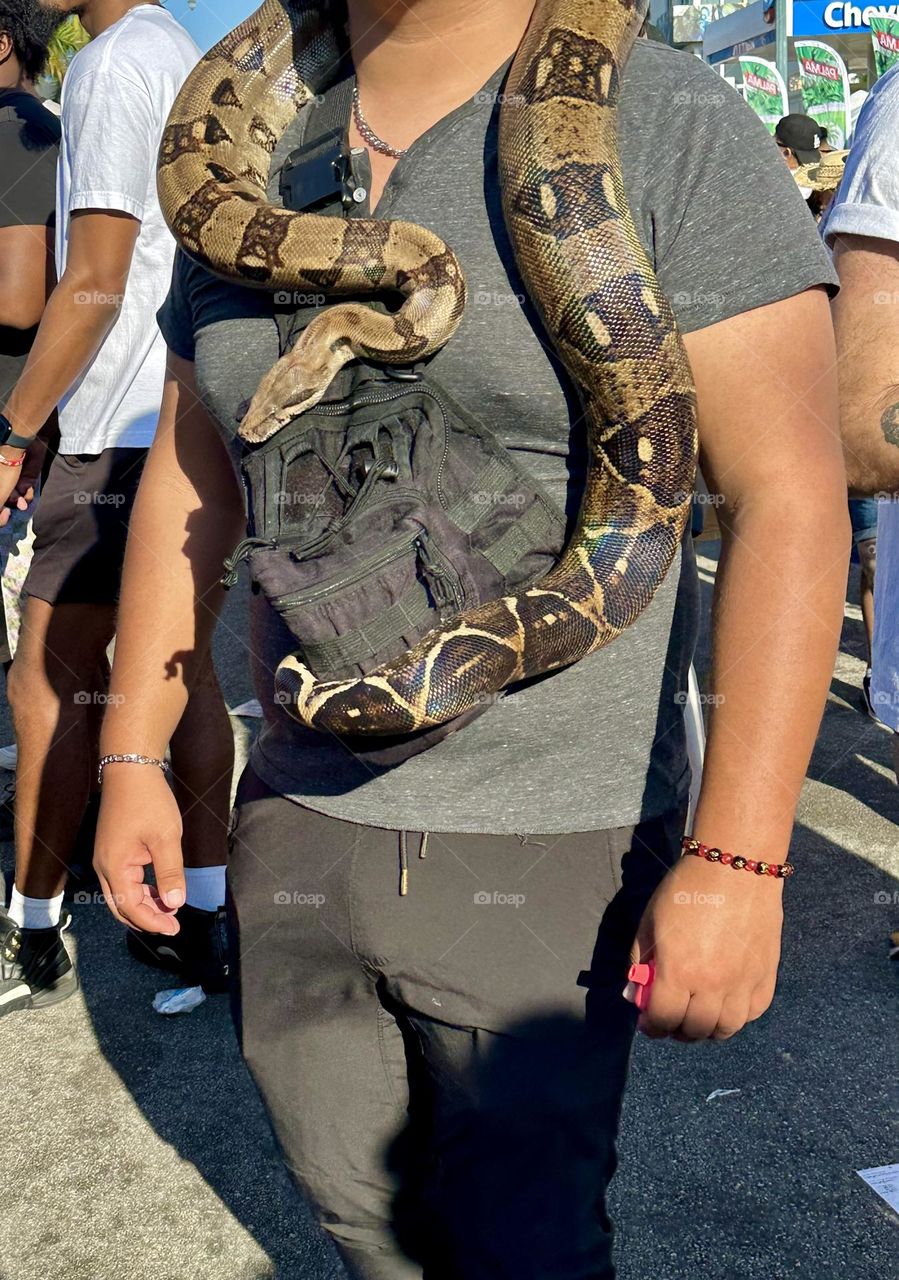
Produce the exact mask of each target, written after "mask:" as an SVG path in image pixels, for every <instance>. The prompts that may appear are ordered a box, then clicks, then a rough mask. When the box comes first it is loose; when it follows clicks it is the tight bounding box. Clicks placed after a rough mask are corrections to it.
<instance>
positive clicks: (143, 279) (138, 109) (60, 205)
mask: <svg viewBox="0 0 899 1280" xmlns="http://www.w3.org/2000/svg"><path fill="white" fill-rule="evenodd" d="M199 57H200V50H199V49H198V47H197V46H196V44H194V42H193V40H192V39H191V38H190V36H189V35H188V34H187V32H186V31H185V30H184V28H183V27H182V26H180V25H179V23H177V22H176V21H175V19H174V18H173V17H172V15H171V14H170V13H167V12H166V10H165V9H162V8H160V7H159V6H158V5H153V4H142V5H138V6H136V7H135V8H134V9H131V10H129V11H128V13H126V14H125V16H124V17H123V18H120V19H119V21H118V22H116V23H115V24H114V25H113V26H111V27H109V28H108V29H107V30H106V31H104V32H103V33H102V34H101V35H99V36H98V37H97V38H96V39H95V40H92V41H91V43H90V44H88V45H85V47H84V48H83V49H82V50H81V51H80V52H79V53H78V54H77V55H76V56H75V58H74V59H73V61H72V65H71V67H70V68H69V71H68V74H67V76H66V79H65V83H64V85H63V94H62V143H61V146H60V149H59V177H58V185H57V199H56V263H57V271H58V272H59V275H60V276H61V275H62V272H63V271H64V270H65V264H66V250H67V247H68V238H69V225H70V221H71V214H72V211H73V210H76V209H117V210H121V211H122V212H124V213H130V214H131V215H132V217H135V218H138V219H140V223H141V228H140V234H139V236H138V239H137V244H136V246H135V249H134V257H133V260H132V263H131V271H130V274H129V276H128V284H127V287H126V289H125V298H124V302H123V304H122V309H121V311H120V313H119V316H118V319H117V320H116V323H115V325H114V327H113V328H112V330H111V331H110V333H109V335H108V336H107V338H106V340H105V342H104V343H103V346H102V347H101V348H100V350H99V351H98V352H97V355H96V356H95V357H94V359H93V361H92V362H91V364H90V365H89V366H88V368H87V369H86V370H85V372H84V374H83V375H82V377H81V378H80V379H79V380H78V381H77V382H76V383H75V384H74V385H73V386H72V387H71V388H70V389H69V391H68V392H67V394H66V395H65V396H64V397H63V400H62V401H61V403H60V407H59V408H60V412H59V425H60V431H61V444H60V450H61V452H63V453H100V452H102V450H104V449H111V448H113V447H116V446H118V447H132V448H146V446H147V445H149V444H151V443H152V440H153V436H154V434H155V432H156V425H157V422H158V420H159V406H160V401H161V399H162V388H163V381H164V376H165V343H164V342H163V340H162V336H161V334H160V333H159V329H158V327H157V324H156V312H157V311H158V309H159V308H160V307H161V306H162V303H163V302H164V301H165V297H166V294H167V293H168V288H169V283H170V280H171V273H172V260H173V258H174V253H175V242H174V240H173V239H172V236H171V234H170V232H169V230H168V227H167V226H166V224H165V221H164V220H163V217H162V213H161V211H160V208H159V201H158V198H157V195H156V157H157V153H158V151H159V144H160V141H161V138H162V131H163V129H164V127H165V124H166V121H167V119H168V115H169V112H170V110H171V107H172V103H173V102H174V100H175V97H176V96H177V94H178V92H179V90H180V89H181V86H182V84H183V83H184V81H185V79H186V78H187V75H188V73H189V72H190V71H191V70H192V68H193V67H194V66H195V65H196V63H197V61H198V60H199Z"/></svg>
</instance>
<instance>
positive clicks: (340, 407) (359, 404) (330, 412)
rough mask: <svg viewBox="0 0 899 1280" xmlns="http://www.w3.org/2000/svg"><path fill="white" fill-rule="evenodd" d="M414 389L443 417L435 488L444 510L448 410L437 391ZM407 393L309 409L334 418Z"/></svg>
mask: <svg viewBox="0 0 899 1280" xmlns="http://www.w3.org/2000/svg"><path fill="white" fill-rule="evenodd" d="M415 390H416V391H417V392H418V393H419V394H420V395H425V396H430V397H431V399H432V400H433V401H434V403H435V404H436V405H437V406H438V408H439V409H440V415H441V417H442V418H443V457H442V458H441V459H440V463H439V465H438V467H437V481H436V488H437V496H438V498H439V499H440V502H441V505H442V506H443V508H444V510H446V509H447V501H446V494H445V493H444V491H443V469H444V467H445V466H446V459H447V457H448V455H449V416H448V410H447V407H446V405H445V404H444V403H443V401H442V400H441V399H440V396H438V395H437V393H436V392H435V391H432V390H431V389H430V388H429V387H423V386H421V385H416V386H415ZM409 394H410V390H409V388H406V389H404V390H402V391H395V392H393V393H392V394H391V395H375V396H363V395H360V397H359V399H358V400H341V401H339V402H338V403H337V404H317V405H316V406H315V408H314V409H312V410H310V412H312V413H321V414H324V415H325V416H326V417H331V418H336V417H340V415H341V414H344V413H348V412H351V411H352V410H353V409H364V408H366V407H367V406H368V405H372V404H389V402H390V401H391V400H402V399H404V397H406V396H408V395H409Z"/></svg>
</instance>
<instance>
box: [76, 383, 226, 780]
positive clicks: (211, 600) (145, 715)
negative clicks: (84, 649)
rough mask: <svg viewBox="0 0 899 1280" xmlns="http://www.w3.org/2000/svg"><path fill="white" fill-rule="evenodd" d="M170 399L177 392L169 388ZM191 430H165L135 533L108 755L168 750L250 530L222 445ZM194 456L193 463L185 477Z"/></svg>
mask: <svg viewBox="0 0 899 1280" xmlns="http://www.w3.org/2000/svg"><path fill="white" fill-rule="evenodd" d="M166 394H167V396H168V395H171V394H175V392H174V389H173V386H172V384H171V383H170V384H169V388H168V390H167V393H166ZM191 426H192V424H191V423H190V422H188V423H187V424H186V425H185V428H184V431H183V435H182V439H181V440H179V443H178V447H177V448H176V444H175V431H174V430H173V429H169V430H168V431H166V430H165V429H164V428H161V431H162V432H163V434H162V435H161V437H158V438H157V441H156V443H155V444H154V445H153V448H152V450H151V452H150V456H149V458H148V460H147V465H146V468H145V471H144V474H143V477H142V478H141V485H140V489H139V491H138V496H137V501H136V503H135V507H134V512H133V515H132V518H131V525H130V530H129V535H128V550H127V554H126V557H125V568H124V576H123V582H122V593H121V604H120V607H119V618H118V630H117V634H116V651H115V661H114V663H113V670H112V677H111V682H110V701H109V707H108V710H107V713H106V717H105V719H104V724H103V731H102V740H101V749H102V752H103V754H109V753H126V752H137V753H140V754H144V755H150V756H155V757H161V756H162V755H163V753H164V752H165V749H166V747H167V746H168V743H169V740H170V739H171V736H172V733H173V732H174V730H175V728H176V726H177V724H178V722H179V721H180V719H181V716H182V714H183V712H184V707H185V705H186V703H187V697H188V691H189V689H190V688H191V686H192V684H193V681H194V678H195V676H196V674H197V671H198V670H199V666H200V663H201V661H202V659H203V656H204V654H205V653H206V651H207V649H208V646H209V643H210V640H211V637H212V633H213V630H214V628H215V623H216V618H217V616H218V613H219V611H220V609H221V607H222V603H223V601H224V590H223V588H222V587H221V585H220V579H221V575H222V562H223V560H224V558H225V556H226V555H228V554H229V552H231V551H232V550H233V549H234V545H235V543H236V542H237V541H238V539H239V538H240V536H241V534H242V533H243V532H244V531H245V523H244V513H243V507H242V504H241V500H240V496H239V490H238V489H237V485H236V481H235V478H234V475H233V473H232V472H231V471H230V465H231V464H230V462H229V461H228V459H227V455H225V451H224V448H223V446H222V444H221V442H220V441H219V440H218V439H217V438H214V439H211V440H208V441H206V440H205V438H204V439H197V438H194V439H191ZM182 440H183V443H182ZM204 445H205V449H204ZM190 452H193V454H194V461H193V462H188V464H187V474H185V471H184V457H185V455H187V454H188V453H190ZM200 455H202V456H200Z"/></svg>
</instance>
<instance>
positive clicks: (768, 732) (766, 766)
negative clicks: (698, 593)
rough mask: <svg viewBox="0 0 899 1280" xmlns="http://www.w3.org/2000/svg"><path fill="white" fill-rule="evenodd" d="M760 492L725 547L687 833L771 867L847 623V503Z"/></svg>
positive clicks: (789, 822)
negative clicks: (706, 720) (698, 776)
mask: <svg viewBox="0 0 899 1280" xmlns="http://www.w3.org/2000/svg"><path fill="white" fill-rule="evenodd" d="M804 496H805V497H806V498H808V499H809V500H808V502H807V503H806V504H805V505H803V504H802V503H801V502H800V503H799V504H798V505H797V502H796V499H795V497H794V498H793V499H792V500H791V501H787V502H786V503H784V502H783V501H782V500H781V501H778V500H777V498H776V496H772V498H769V499H766V501H765V502H764V504H762V505H760V506H757V507H756V508H755V509H754V510H753V511H752V512H751V513H747V514H746V515H744V516H741V517H740V518H738V519H736V520H735V522H734V525H733V528H732V531H731V532H730V533H729V534H726V535H725V539H724V543H723V545H722V561H721V564H720V566H719V570H718V578H717V583H716V588H715V602H714V609H713V643H712V675H711V682H710V692H711V697H712V712H711V720H710V726H709V740H708V748H707V752H706V763H705V770H704V773H703V784H702V791H701V796H700V801H699V806H698V809H697V813H696V818H695V822H694V828H693V829H694V832H695V834H696V835H697V836H698V837H699V838H700V839H702V840H705V841H707V842H710V843H714V844H716V845H718V846H720V847H721V848H724V849H727V850H729V851H733V852H739V853H742V854H745V855H746V856H747V857H754V858H759V859H764V860H766V861H768V862H783V861H784V860H785V859H786V857H787V853H788V850H789V843H790V834H791V832H792V828H793V821H794V817H795V810H796V804H797V801H798V798H799V792H800V789H801V787H802V782H803V779H804V777H805V773H806V770H807V768H808V762H809V758H810V756H811V753H812V749H813V747H814V743H815V738H816V736H817V733H818V728H819V725H820V721H821V715H822V712H823V708H824V703H825V701H826V697H827V691H828V688H829V685H830V680H831V676H832V673H833V663H834V657H835V654H836V651H837V647H838V645H839V638H840V630H841V625H842V618H843V599H844V593H845V586H846V570H847V561H848V554H849V543H850V533H849V526H848V518H847V516H846V509H845V500H843V502H842V503H841V504H840V505H839V507H836V506H835V503H837V502H838V501H839V495H836V497H833V496H832V502H831V505H829V506H826V505H825V504H824V503H823V502H822V501H821V498H820V497H818V496H812V497H809V495H808V494H805V495H804Z"/></svg>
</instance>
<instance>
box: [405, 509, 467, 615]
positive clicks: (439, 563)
mask: <svg viewBox="0 0 899 1280" xmlns="http://www.w3.org/2000/svg"><path fill="white" fill-rule="evenodd" d="M415 541H416V546H417V547H418V553H419V559H420V560H421V564H422V570H423V572H424V575H425V577H426V579H427V581H428V585H429V586H430V588H431V594H432V595H433V597H434V601H435V603H436V605H437V608H438V610H439V612H440V615H441V619H442V618H443V616H444V614H445V612H446V610H447V609H450V608H451V609H452V611H453V612H454V613H461V611H462V608H463V605H464V603H465V600H464V592H463V591H462V582H461V580H460V578H459V575H458V573H457V572H456V570H455V569H454V568H453V566H452V564H451V563H450V561H449V560H448V559H447V558H446V556H445V555H444V554H443V552H442V551H441V550H440V549H439V547H437V546H435V544H434V543H433V542H432V541H431V538H430V535H429V534H427V533H425V532H424V531H422V533H420V534H419V535H418V537H417V538H416V540H415Z"/></svg>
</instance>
